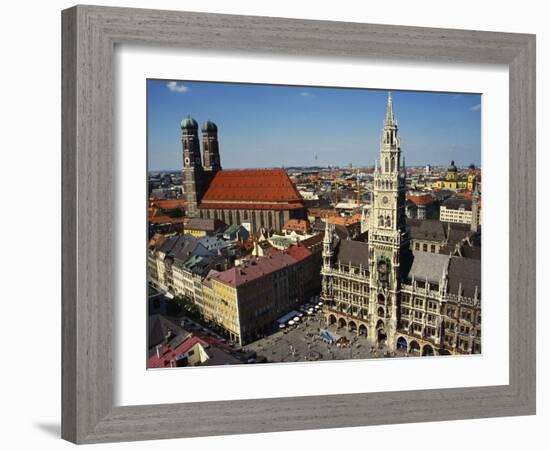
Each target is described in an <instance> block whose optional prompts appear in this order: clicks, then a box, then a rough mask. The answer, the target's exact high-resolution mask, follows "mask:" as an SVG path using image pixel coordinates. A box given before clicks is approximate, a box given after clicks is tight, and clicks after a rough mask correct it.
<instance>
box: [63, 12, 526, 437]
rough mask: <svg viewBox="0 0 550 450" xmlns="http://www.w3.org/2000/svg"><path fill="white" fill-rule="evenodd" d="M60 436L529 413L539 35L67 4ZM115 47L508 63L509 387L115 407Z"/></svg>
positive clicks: (196, 432) (203, 432)
mask: <svg viewBox="0 0 550 450" xmlns="http://www.w3.org/2000/svg"><path fill="white" fill-rule="evenodd" d="M62 32H63V40H62V85H63V86H62V107H63V111H62V206H63V218H62V235H63V239H62V240H63V244H62V327H63V330H62V437H63V438H64V439H67V440H69V441H72V442H75V443H95V442H109V441H128V440H142V439H160V438H178V437H192V436H208V435H222V434H236V433H261V432H273V431H286V430H304V429H316V428H335V427H352V426H363V425H375V424H389V423H404V422H423V421H436V420H452V419H467V418H482V417H497V416H512V415H527V414H534V413H535V403H536V402H535V390H536V387H535V263H536V261H535V214H536V210H535V132H536V128H535V36H534V35H529V34H510V33H494V32H484V31H465V30H451V29H436V28H417V27H408V26H389V25H371V24H361V23H343V22H329V21H309V20H296V19H281V18H270V17H247V16H233V15H219V14H203V13H189V12H176V11H156V10H144V9H126V8H110V7H97V6H75V7H73V8H70V9H67V10H65V11H63V12H62ZM117 44H146V45H155V46H162V47H181V48H188V49H194V50H223V51H239V52H262V53H265V54H267V55H277V54H287V55H288V54H292V55H304V56H311V55H314V56H318V57H326V58H355V59H362V58H384V59H394V60H410V61H427V62H432V61H433V62H461V63H473V64H478V63H480V64H504V65H506V66H508V68H509V86H510V92H509V93H510V109H509V111H510V116H509V126H510V130H509V133H510V134H509V137H510V141H509V143H510V153H509V155H510V156H509V157H510V191H509V194H510V195H509V210H510V222H509V232H510V241H509V242H510V271H509V273H510V277H509V281H508V283H509V292H510V298H509V305H510V309H509V313H510V322H509V325H510V333H509V335H510V341H509V361H510V371H509V384H507V385H501V386H487V387H470V388H451V389H429V390H420V391H419V390H415V391H403V392H380V393H360V394H342V395H321V396H309V397H299V398H298V397H285V398H276V399H261V400H237V401H215V402H202V403H180V404H162V405H139V406H116V407H115V406H114V402H113V399H114V396H113V386H114V384H113V379H114V374H113V363H112V357H113V350H112V348H113V345H112V341H113V336H114V332H113V329H114V326H115V323H114V320H113V311H114V300H115V298H114V295H115V294H114V293H115V290H114V285H115V281H116V280H115V279H114V274H116V270H115V261H114V260H113V247H114V245H113V244H114V242H115V239H116V236H114V224H113V214H112V212H113V207H114V198H115V193H114V192H113V190H114V181H113V177H114V176H115V173H114V169H113V163H114V160H115V152H116V148H115V146H114V138H113V128H114V123H115V117H114V112H113V102H114V97H115V96H114V87H113V85H114V67H113V54H114V51H115V46H116V45H117Z"/></svg>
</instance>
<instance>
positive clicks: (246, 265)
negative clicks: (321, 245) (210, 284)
mask: <svg viewBox="0 0 550 450" xmlns="http://www.w3.org/2000/svg"><path fill="white" fill-rule="evenodd" d="M293 264H296V259H295V258H293V257H292V256H291V255H289V254H287V253H285V252H276V251H274V252H272V253H271V254H270V255H269V256H259V257H254V256H252V257H249V258H246V259H244V260H243V262H242V264H241V265H239V266H235V267H233V268H231V269H228V270H225V271H223V272H220V273H218V274H216V275H213V276H212V278H215V279H217V280H219V281H221V282H223V283H226V284H229V285H231V286H233V287H239V286H242V285H243V284H245V283H249V282H250V281H253V280H256V279H258V278H261V277H263V276H265V275H268V274H270V273H273V272H276V271H278V270H281V269H283V268H285V267H288V266H291V265H293Z"/></svg>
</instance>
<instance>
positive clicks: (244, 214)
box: [243, 209, 248, 220]
mask: <svg viewBox="0 0 550 450" xmlns="http://www.w3.org/2000/svg"><path fill="white" fill-rule="evenodd" d="M243 219H244V220H248V211H247V210H246V209H245V210H244V211H243Z"/></svg>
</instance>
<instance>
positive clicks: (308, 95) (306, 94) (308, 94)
mask: <svg viewBox="0 0 550 450" xmlns="http://www.w3.org/2000/svg"><path fill="white" fill-rule="evenodd" d="M300 96H301V97H308V98H314V97H315V95H313V94H311V93H310V92H300Z"/></svg>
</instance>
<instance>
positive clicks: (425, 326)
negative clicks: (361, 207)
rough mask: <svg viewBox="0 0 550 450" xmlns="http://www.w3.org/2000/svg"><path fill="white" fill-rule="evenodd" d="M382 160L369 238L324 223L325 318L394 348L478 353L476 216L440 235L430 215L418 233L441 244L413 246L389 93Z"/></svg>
mask: <svg viewBox="0 0 550 450" xmlns="http://www.w3.org/2000/svg"><path fill="white" fill-rule="evenodd" d="M379 163H380V164H379V165H378V162H377V164H376V166H375V172H374V186H373V193H372V194H373V196H372V202H371V209H370V214H369V217H368V238H367V241H366V242H362V241H353V240H343V239H339V238H338V236H337V234H336V233H335V232H334V227H333V226H331V225H329V224H328V223H327V226H326V230H325V236H324V241H323V266H322V298H323V300H324V302H325V306H324V308H323V311H324V318H325V320H326V322H327V324H336V325H337V326H338V327H345V328H348V329H349V330H352V331H356V332H357V333H359V334H365V335H367V336H368V337H369V339H371V340H373V341H378V342H385V343H386V344H387V346H388V347H389V349H390V350H395V349H403V350H407V351H408V352H410V353H412V354H421V355H449V354H471V353H481V248H480V241H481V233H480V230H479V228H480V227H479V226H478V224H477V221H476V220H474V221H473V222H472V224H471V226H465V228H463V229H461V228H460V226H456V225H455V226H453V229H452V230H451V228H450V226H449V229H448V231H447V232H445V230H444V229H443V232H442V235H443V236H442V237H439V236H437V233H438V230H440V229H442V225H441V223H439V222H438V224H433V225H434V230H435V231H433V232H430V230H429V228H430V226H429V225H430V224H429V223H428V222H429V221H426V223H425V224H423V225H422V228H423V229H424V230H426V229H427V230H428V231H425V235H424V236H423V237H420V238H422V239H424V240H425V241H430V240H438V241H439V242H438V244H441V247H438V248H440V250H439V252H438V253H435V252H433V253H432V252H423V251H413V250H412V245H411V241H412V240H413V239H418V235H417V236H416V237H415V236H412V234H413V233H417V234H418V233H419V232H421V230H419V229H418V224H416V225H414V224H410V223H409V224H408V223H407V219H406V215H405V191H406V187H405V168H404V166H403V163H402V157H401V149H400V142H399V137H398V133H397V122H396V120H395V117H394V113H393V105H392V98H391V94H390V95H389V96H388V106H387V113H386V118H385V121H384V130H383V135H382V139H381V143H380V154H379ZM476 195H477V188H476V191H475V192H474V196H476ZM474 200H475V197H474ZM474 203H475V201H474V202H473V204H474ZM476 217H477V215H476ZM433 222H436V221H433ZM436 225H437V226H436ZM415 227H417V228H415ZM451 231H452V232H451Z"/></svg>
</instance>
